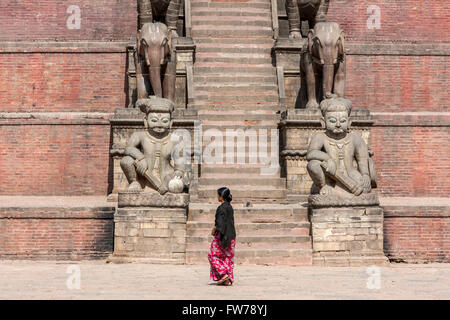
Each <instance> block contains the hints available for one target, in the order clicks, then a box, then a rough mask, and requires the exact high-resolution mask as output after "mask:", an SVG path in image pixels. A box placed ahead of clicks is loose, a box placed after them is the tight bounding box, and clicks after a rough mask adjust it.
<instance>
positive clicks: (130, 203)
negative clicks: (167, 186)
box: [118, 192, 189, 208]
mask: <svg viewBox="0 0 450 320" xmlns="http://www.w3.org/2000/svg"><path fill="white" fill-rule="evenodd" d="M118 203H119V208H125V207H157V208H186V207H187V206H188V204H189V194H187V193H166V194H164V195H160V194H159V193H157V192H119V196H118Z"/></svg>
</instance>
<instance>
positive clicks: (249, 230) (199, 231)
mask: <svg viewBox="0 0 450 320" xmlns="http://www.w3.org/2000/svg"><path fill="white" fill-rule="evenodd" d="M216 202H217V198H216ZM268 221H270V220H268ZM213 226H214V219H212V220H211V221H210V222H198V221H188V222H187V225H186V232H187V233H186V235H187V236H188V237H189V236H193V237H195V236H205V235H208V234H209V233H210V232H211V229H212V227H213ZM235 228H236V233H237V235H238V236H262V235H265V236H276V235H285V236H287V235H291V236H295V235H304V236H305V235H306V236H309V229H310V223H309V222H275V223H274V222H261V223H255V222H251V223H236V222H235Z"/></svg>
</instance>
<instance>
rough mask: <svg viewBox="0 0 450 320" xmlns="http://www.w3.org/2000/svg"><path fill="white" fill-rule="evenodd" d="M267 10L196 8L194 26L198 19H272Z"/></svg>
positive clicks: (193, 16)
mask: <svg viewBox="0 0 450 320" xmlns="http://www.w3.org/2000/svg"><path fill="white" fill-rule="evenodd" d="M267 11H268V10H267V9H259V8H258V9H257V8H253V9H252V10H251V11H250V12H249V11H246V10H244V9H242V8H223V9H221V10H210V9H208V8H205V7H204V8H196V9H195V10H191V16H192V24H196V23H197V18H207V19H214V18H220V17H230V16H232V17H241V18H242V19H248V20H252V19H253V18H255V17H258V18H259V17H261V18H265V19H271V18H272V16H271V12H267Z"/></svg>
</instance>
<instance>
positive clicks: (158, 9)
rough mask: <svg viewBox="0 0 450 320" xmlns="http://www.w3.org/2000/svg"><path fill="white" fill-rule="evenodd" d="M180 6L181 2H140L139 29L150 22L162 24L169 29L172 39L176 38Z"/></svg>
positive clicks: (166, 0) (139, 0) (159, 0)
mask: <svg viewBox="0 0 450 320" xmlns="http://www.w3.org/2000/svg"><path fill="white" fill-rule="evenodd" d="M180 6H181V0H138V7H139V27H140V28H142V26H143V25H144V24H146V23H149V22H162V23H164V24H165V25H167V27H168V28H169V31H170V33H171V37H172V36H173V37H176V36H177V34H176V30H177V20H178V14H179V12H180Z"/></svg>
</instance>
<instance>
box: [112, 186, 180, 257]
mask: <svg viewBox="0 0 450 320" xmlns="http://www.w3.org/2000/svg"><path fill="white" fill-rule="evenodd" d="M124 195H125V196H124ZM121 196H122V198H121ZM128 196H130V194H122V193H119V204H121V206H120V207H119V208H118V209H117V212H116V214H115V215H114V224H115V230H114V253H113V255H112V256H111V257H110V258H109V259H108V262H115V263H130V262H140V263H166V264H184V263H185V256H186V219H187V214H186V208H185V207H184V205H185V203H186V201H187V200H186V196H188V195H173V194H169V195H167V196H166V197H164V196H159V195H158V196H159V197H160V199H163V201H166V200H167V201H169V199H172V200H173V199H175V200H174V201H176V202H179V203H181V204H182V205H183V206H179V207H174V205H173V203H172V207H171V208H168V207H165V208H162V207H159V208H158V207H132V206H126V207H124V204H125V203H127V201H131V198H130V197H128ZM145 196H146V195H144V196H141V197H140V198H139V196H138V195H137V194H134V197H135V198H134V199H137V200H138V201H141V203H142V200H143V199H144V200H149V199H151V198H149V197H145ZM176 198H178V200H176ZM164 199H165V200H164ZM187 199H188V198H187ZM121 200H122V202H121Z"/></svg>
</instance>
